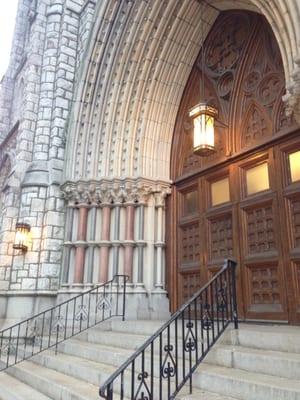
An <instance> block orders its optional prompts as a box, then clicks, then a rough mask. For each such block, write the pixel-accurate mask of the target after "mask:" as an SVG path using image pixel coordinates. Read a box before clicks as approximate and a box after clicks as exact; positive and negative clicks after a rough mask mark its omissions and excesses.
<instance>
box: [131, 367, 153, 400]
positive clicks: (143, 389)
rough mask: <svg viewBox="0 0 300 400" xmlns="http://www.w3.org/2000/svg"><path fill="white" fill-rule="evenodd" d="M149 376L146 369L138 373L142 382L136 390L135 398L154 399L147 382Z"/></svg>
mask: <svg viewBox="0 0 300 400" xmlns="http://www.w3.org/2000/svg"><path fill="white" fill-rule="evenodd" d="M148 376H149V374H148V372H146V371H144V372H141V373H139V374H138V380H139V381H141V382H140V384H139V387H138V389H137V391H136V395H135V396H134V400H152V396H151V393H150V390H149V387H148V385H147V382H146V379H147V378H148Z"/></svg>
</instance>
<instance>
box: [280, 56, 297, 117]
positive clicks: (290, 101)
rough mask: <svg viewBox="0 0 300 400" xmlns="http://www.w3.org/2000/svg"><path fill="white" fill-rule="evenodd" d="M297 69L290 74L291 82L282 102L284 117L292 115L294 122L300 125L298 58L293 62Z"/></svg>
mask: <svg viewBox="0 0 300 400" xmlns="http://www.w3.org/2000/svg"><path fill="white" fill-rule="evenodd" d="M295 63H296V65H297V67H296V68H295V70H294V72H293V74H292V82H291V84H290V85H288V86H287V91H286V94H285V95H284V96H283V101H284V102H285V103H286V108H285V110H286V115H287V116H288V117H291V116H292V114H293V115H294V118H295V120H296V121H297V123H298V124H300V56H299V57H298V58H297V59H296V60H295Z"/></svg>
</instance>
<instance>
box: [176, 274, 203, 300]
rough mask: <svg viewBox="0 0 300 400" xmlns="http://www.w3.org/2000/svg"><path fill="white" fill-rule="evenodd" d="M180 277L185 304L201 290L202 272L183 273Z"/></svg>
mask: <svg viewBox="0 0 300 400" xmlns="http://www.w3.org/2000/svg"><path fill="white" fill-rule="evenodd" d="M180 277H181V285H182V288H181V290H182V293H181V296H182V298H181V302H182V303H185V302H186V301H188V300H189V299H190V298H191V297H192V296H193V295H194V294H195V293H196V292H197V291H198V290H199V289H200V288H201V282H200V272H199V271H196V272H188V273H182V274H180Z"/></svg>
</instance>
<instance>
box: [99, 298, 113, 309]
mask: <svg viewBox="0 0 300 400" xmlns="http://www.w3.org/2000/svg"><path fill="white" fill-rule="evenodd" d="M111 303H112V298H111V297H108V296H102V297H100V299H99V301H98V303H97V309H98V310H100V311H102V310H104V311H109V310H111V308H112V304H111Z"/></svg>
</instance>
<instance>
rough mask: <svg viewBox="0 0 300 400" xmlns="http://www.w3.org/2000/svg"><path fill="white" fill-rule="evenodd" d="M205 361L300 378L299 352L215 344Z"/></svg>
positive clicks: (284, 376)
mask: <svg viewBox="0 0 300 400" xmlns="http://www.w3.org/2000/svg"><path fill="white" fill-rule="evenodd" d="M299 340H300V339H299ZM207 362H209V363H210V364H217V365H220V366H224V367H229V368H237V369H242V370H246V371H249V372H256V373H261V374H267V375H274V376H278V377H282V378H288V379H299V380H300V354H297V353H287V352H282V351H273V350H261V349H259V350H258V349H253V348H250V347H243V346H232V345H217V346H216V347H215V348H214V349H212V351H211V353H210V354H209V356H208V358H207Z"/></svg>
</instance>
